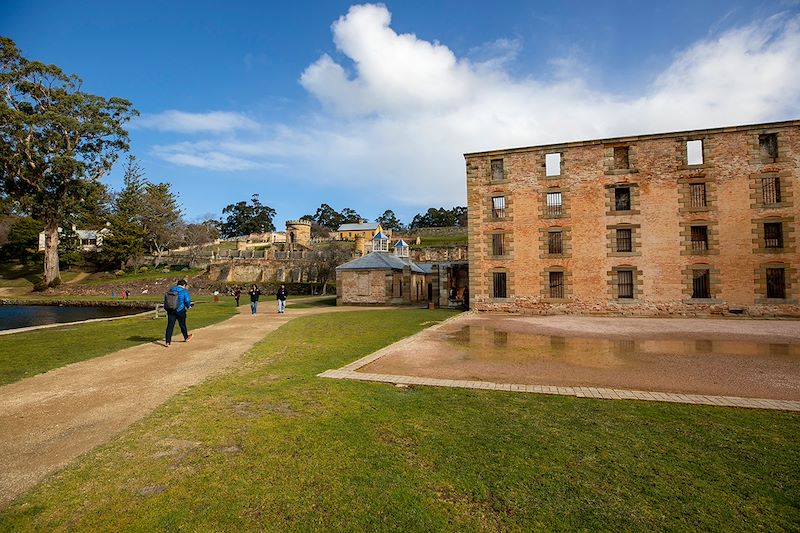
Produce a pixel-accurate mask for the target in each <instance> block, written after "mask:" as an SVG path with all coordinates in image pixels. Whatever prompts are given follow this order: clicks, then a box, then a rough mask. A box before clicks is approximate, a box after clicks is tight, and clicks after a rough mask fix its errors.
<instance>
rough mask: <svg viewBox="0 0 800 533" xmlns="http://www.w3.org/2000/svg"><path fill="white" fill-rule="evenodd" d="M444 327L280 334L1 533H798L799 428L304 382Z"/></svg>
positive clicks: (733, 413)
mask: <svg viewBox="0 0 800 533" xmlns="http://www.w3.org/2000/svg"><path fill="white" fill-rule="evenodd" d="M447 316H450V315H449V314H448V312H446V311H426V310H419V311H416V310H396V311H364V312H354V313H332V314H329V315H318V316H314V317H306V318H300V319H297V320H294V321H291V322H289V323H288V324H287V325H285V326H283V327H282V328H280V329H279V330H278V331H276V332H275V333H273V334H272V335H270V336H268V337H267V338H266V339H265V340H264V341H262V342H261V343H259V344H258V345H256V346H255V347H254V348H253V350H252V351H251V352H249V353H248V354H247V355H245V356H244V359H243V361H242V363H241V365H240V367H239V368H238V370H236V371H233V372H231V373H229V374H226V375H224V376H220V377H217V378H214V379H212V380H209V381H207V382H205V383H204V384H202V385H199V386H197V387H193V388H192V389H190V390H188V391H186V392H185V393H183V394H181V395H179V396H178V397H176V398H174V399H173V400H172V401H170V402H169V403H168V404H166V405H165V406H164V407H162V408H160V409H158V410H157V411H156V412H154V413H153V414H152V415H151V416H149V417H148V418H146V419H144V420H143V421H141V422H140V423H137V424H136V425H135V426H134V427H133V428H131V429H130V430H129V431H127V432H126V433H125V434H123V435H122V436H120V437H119V438H117V439H115V440H114V441H112V442H111V443H109V444H108V445H106V446H103V447H101V448H100V449H98V450H96V451H95V452H93V453H90V454H88V455H87V456H85V457H84V458H83V459H82V460H81V461H80V462H79V463H78V464H76V465H74V466H72V467H70V468H67V469H66V470H65V471H63V472H61V473H60V474H57V475H55V476H54V477H52V478H51V479H50V480H49V481H48V482H46V483H45V484H43V485H41V486H40V487H38V488H37V489H36V490H35V491H33V492H32V493H29V494H28V495H26V496H25V497H23V498H21V499H20V500H19V501H17V502H16V503H15V504H14V505H13V506H11V507H9V508H7V509H6V510H5V511H3V512H2V513H0V530H2V531H48V532H49V531H96V530H101V531H215V532H228V531H229V532H238V531H314V530H349V531H388V530H391V531H425V532H428V531H477V530H489V531H537V530H538V531H553V530H563V531H576V530H578V531H596V530H613V531H664V530H672V531H676V530H677V531H797V530H798V528H800V509H799V508H798V506H800V439H798V435H800V416H798V415H796V414H790V413H783V412H774V411H758V410H746V409H733V408H718V407H710V406H689V405H675V404H666V403H663V404H662V403H648V402H635V401H602V400H588V399H577V398H568V397H556V396H545V395H532V394H520V393H504V392H496V391H473V390H457V389H442V388H432V387H411V388H405V389H401V388H396V387H393V386H391V385H386V384H379V383H363V382H353V381H339V380H329V379H322V378H318V377H316V374H317V373H319V372H321V371H324V370H326V369H329V368H337V367H340V366H342V365H343V364H345V363H348V362H350V361H352V360H354V359H356V358H358V357H360V356H362V355H365V354H368V353H370V352H372V351H374V350H375V349H377V348H380V347H382V346H384V345H386V344H388V343H390V342H392V341H394V340H396V339H398V338H401V337H403V336H406V335H409V334H411V333H413V332H416V331H418V330H420V329H421V328H422V327H424V326H425V325H430V324H431V323H432V322H433V321H435V320H440V319H443V318H445V317H447Z"/></svg>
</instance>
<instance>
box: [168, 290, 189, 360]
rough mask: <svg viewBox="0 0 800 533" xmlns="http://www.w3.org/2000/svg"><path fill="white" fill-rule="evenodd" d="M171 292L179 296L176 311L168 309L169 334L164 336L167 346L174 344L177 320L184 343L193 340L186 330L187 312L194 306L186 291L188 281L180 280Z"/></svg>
mask: <svg viewBox="0 0 800 533" xmlns="http://www.w3.org/2000/svg"><path fill="white" fill-rule="evenodd" d="M169 291H170V292H175V293H177V294H178V305H177V308H176V309H175V310H174V311H173V310H171V309H167V332H166V334H165V335H164V340H165V341H166V346H169V345H170V344H172V330H174V329H175V321H176V320H177V321H178V325H179V326H180V328H181V333H183V341H184V342H189V341H190V340H192V335H190V334H189V330H187V329H186V312H187V311H188V310H189V308H190V307H191V306H192V300H191V299H190V298H189V291H188V290H187V289H186V280H185V279H182V280H180V281H179V282H178V284H177V285H176V286H174V287H172V288H171V289H170V290H169Z"/></svg>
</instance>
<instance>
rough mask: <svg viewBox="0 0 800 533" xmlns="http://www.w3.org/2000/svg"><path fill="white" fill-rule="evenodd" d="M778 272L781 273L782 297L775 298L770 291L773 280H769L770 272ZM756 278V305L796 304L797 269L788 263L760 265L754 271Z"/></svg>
mask: <svg viewBox="0 0 800 533" xmlns="http://www.w3.org/2000/svg"><path fill="white" fill-rule="evenodd" d="M776 270H780V271H782V273H783V279H782V281H783V297H782V298H781V297H779V296H776V295H775V294H774V293H773V292H772V291H773V290H775V288H776V287H775V286H774V285H773V286H772V287H770V284H771V283H772V284H774V283H775V280H774V279H773V280H770V275H771V274H770V271H773V272H774V271H776ZM755 276H756V289H755V292H756V303H757V304H797V294H795V291H796V287H797V267H795V266H793V265H792V264H791V263H789V262H784V261H769V262H766V263H762V264H760V265H759V266H758V267H757V268H756V271H755Z"/></svg>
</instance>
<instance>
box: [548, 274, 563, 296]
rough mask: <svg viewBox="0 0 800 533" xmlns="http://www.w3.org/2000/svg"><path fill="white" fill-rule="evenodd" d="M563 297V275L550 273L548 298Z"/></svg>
mask: <svg viewBox="0 0 800 533" xmlns="http://www.w3.org/2000/svg"><path fill="white" fill-rule="evenodd" d="M563 297H564V273H563V272H550V298H563Z"/></svg>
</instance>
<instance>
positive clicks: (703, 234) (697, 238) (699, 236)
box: [691, 226, 708, 252]
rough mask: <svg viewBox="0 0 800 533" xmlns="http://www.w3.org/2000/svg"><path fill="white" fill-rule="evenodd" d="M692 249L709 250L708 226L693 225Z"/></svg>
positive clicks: (697, 250) (695, 250)
mask: <svg viewBox="0 0 800 533" xmlns="http://www.w3.org/2000/svg"><path fill="white" fill-rule="evenodd" d="M691 233H692V251H693V252H705V251H706V250H708V226H692V227H691Z"/></svg>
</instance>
